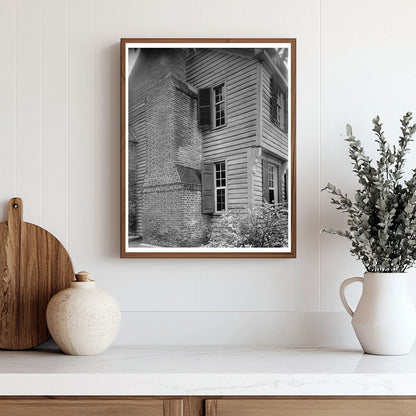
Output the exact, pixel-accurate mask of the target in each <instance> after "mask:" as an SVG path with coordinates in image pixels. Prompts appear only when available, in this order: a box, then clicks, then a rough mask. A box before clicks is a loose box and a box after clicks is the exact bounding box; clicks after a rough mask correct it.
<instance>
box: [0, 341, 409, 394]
mask: <svg viewBox="0 0 416 416" xmlns="http://www.w3.org/2000/svg"><path fill="white" fill-rule="evenodd" d="M0 394H1V395H78V394H83V395H415V394H416V350H412V351H411V353H410V354H409V355H405V356H396V357H384V356H372V355H367V354H363V353H362V352H361V351H360V350H354V349H343V348H280V347H271V346H267V347H240V346H238V347H237V346H207V347H204V346H184V347H180V346H172V347H166V346H155V347H151V346H149V347H142V346H140V347H113V348H110V349H109V350H107V351H106V352H105V353H103V354H101V355H97V356H92V357H76V356H68V355H64V354H62V353H60V352H59V351H57V350H56V349H54V348H39V349H36V350H32V351H23V352H11V351H1V352H0Z"/></svg>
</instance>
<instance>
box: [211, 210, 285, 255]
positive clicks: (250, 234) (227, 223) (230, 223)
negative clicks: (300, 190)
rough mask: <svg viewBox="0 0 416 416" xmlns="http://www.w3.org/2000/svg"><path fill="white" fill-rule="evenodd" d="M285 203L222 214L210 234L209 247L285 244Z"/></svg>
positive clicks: (283, 245) (273, 245)
mask: <svg viewBox="0 0 416 416" xmlns="http://www.w3.org/2000/svg"><path fill="white" fill-rule="evenodd" d="M287 246H288V209H287V204H279V205H276V206H274V205H272V204H268V203H267V202H265V203H264V204H263V205H262V206H261V207H258V208H254V209H252V210H244V211H239V212H230V211H226V212H224V213H223V214H221V217H220V218H219V219H218V221H217V223H216V224H215V227H214V229H213V231H212V233H211V237H210V240H209V243H208V247H222V248H225V247H287Z"/></svg>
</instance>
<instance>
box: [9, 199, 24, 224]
mask: <svg viewBox="0 0 416 416" xmlns="http://www.w3.org/2000/svg"><path fill="white" fill-rule="evenodd" d="M22 221H23V201H22V199H21V198H12V199H10V201H9V218H8V219H7V223H8V225H9V230H16V231H19V230H20V228H21V225H22Z"/></svg>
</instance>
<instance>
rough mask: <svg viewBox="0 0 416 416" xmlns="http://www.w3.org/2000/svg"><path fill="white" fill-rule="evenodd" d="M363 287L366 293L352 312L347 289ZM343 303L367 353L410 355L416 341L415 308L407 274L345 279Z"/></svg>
mask: <svg viewBox="0 0 416 416" xmlns="http://www.w3.org/2000/svg"><path fill="white" fill-rule="evenodd" d="M353 282H361V283H362V284H363V293H362V295H361V298H360V301H359V302H358V305H357V308H356V310H355V311H353V310H352V309H351V308H350V306H349V305H348V302H347V301H346V299H345V293H344V292H345V288H346V287H347V286H348V285H349V284H351V283H353ZM340 295H341V301H342V303H343V305H344V307H345V309H346V310H347V312H348V313H349V314H350V315H351V316H352V321H351V322H352V326H353V328H354V331H355V334H356V335H357V338H358V340H359V342H360V344H361V347H362V348H363V350H364V352H366V353H369V354H377V355H404V354H407V353H408V352H409V351H410V350H411V348H412V346H413V344H414V342H415V339H416V309H415V306H414V304H413V301H412V299H411V297H410V294H409V290H408V277H407V275H406V274H405V273H365V274H364V278H362V277H352V278H350V279H346V280H345V281H344V282H343V283H342V284H341V287H340Z"/></svg>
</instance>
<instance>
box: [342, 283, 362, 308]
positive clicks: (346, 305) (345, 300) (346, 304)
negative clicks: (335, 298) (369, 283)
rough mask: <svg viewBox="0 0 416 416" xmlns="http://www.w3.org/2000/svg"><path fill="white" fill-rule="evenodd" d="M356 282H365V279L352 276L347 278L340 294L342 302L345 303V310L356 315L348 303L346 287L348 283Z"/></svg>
mask: <svg viewBox="0 0 416 416" xmlns="http://www.w3.org/2000/svg"><path fill="white" fill-rule="evenodd" d="M354 282H361V283H364V279H363V278H362V277H350V278H349V279H345V280H344V281H343V282H342V283H341V286H340V288H339V296H340V297H341V302H342V304H343V305H344V308H345V310H346V311H347V312H348V313H349V314H350V315H351V316H354V311H353V310H352V309H351V307H350V305H348V302H347V299H346V298H345V289H346V287H347V286H348V285H350V284H351V283H354Z"/></svg>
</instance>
